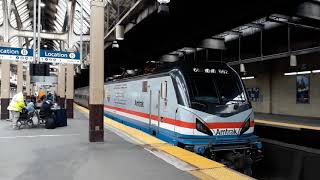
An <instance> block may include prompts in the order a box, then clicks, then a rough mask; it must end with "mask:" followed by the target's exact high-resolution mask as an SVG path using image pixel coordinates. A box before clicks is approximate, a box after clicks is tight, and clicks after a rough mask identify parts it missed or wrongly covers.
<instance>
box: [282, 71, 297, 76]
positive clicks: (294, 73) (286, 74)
mask: <svg viewBox="0 0 320 180" xmlns="http://www.w3.org/2000/svg"><path fill="white" fill-rule="evenodd" d="M284 75H285V76H293V75H297V72H289V73H284Z"/></svg>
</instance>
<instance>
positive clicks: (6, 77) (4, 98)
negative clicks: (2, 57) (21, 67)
mask: <svg viewBox="0 0 320 180" xmlns="http://www.w3.org/2000/svg"><path fill="white" fill-rule="evenodd" d="M9 102H10V62H6V61H2V62H1V119H9V111H8V110H7V108H8V106H9Z"/></svg>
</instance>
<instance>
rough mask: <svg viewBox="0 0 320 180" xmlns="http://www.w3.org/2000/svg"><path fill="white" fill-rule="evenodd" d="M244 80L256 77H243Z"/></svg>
mask: <svg viewBox="0 0 320 180" xmlns="http://www.w3.org/2000/svg"><path fill="white" fill-rule="evenodd" d="M241 79H243V80H248V79H254V76H247V77H241Z"/></svg>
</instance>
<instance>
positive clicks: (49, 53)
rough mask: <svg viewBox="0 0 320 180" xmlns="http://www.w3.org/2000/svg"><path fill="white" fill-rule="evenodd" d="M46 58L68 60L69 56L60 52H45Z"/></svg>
mask: <svg viewBox="0 0 320 180" xmlns="http://www.w3.org/2000/svg"><path fill="white" fill-rule="evenodd" d="M45 56H49V57H57V58H68V54H64V53H60V52H45Z"/></svg>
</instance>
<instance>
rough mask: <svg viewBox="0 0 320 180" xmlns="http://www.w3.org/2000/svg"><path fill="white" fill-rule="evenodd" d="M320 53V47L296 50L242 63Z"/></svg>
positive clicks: (233, 62)
mask: <svg viewBox="0 0 320 180" xmlns="http://www.w3.org/2000/svg"><path fill="white" fill-rule="evenodd" d="M316 52H320V46H317V47H313V48H306V49H300V50H295V51H291V53H290V52H288V51H287V52H282V53H277V54H271V55H266V56H262V57H260V56H259V57H254V58H249V59H242V60H241V63H243V64H246V63H254V62H258V61H260V62H261V61H267V60H273V59H279V58H285V57H289V56H290V55H295V56H298V55H304V54H311V53H316ZM227 64H229V65H231V66H233V65H239V61H238V60H237V61H232V62H228V63H227Z"/></svg>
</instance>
